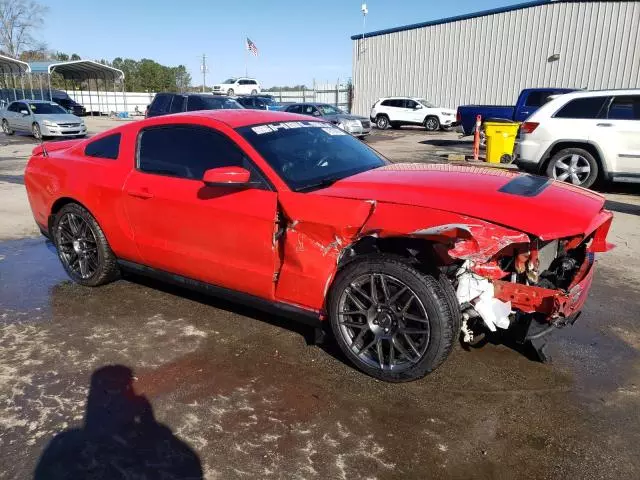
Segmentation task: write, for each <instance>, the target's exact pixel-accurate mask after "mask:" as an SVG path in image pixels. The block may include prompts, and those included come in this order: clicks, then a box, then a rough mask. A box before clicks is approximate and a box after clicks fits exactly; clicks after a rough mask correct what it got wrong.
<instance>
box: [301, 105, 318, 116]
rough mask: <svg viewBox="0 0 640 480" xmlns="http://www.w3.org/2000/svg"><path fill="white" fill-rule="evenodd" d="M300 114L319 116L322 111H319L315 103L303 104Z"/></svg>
mask: <svg viewBox="0 0 640 480" xmlns="http://www.w3.org/2000/svg"><path fill="white" fill-rule="evenodd" d="M302 114H303V115H309V116H311V117H321V116H322V113H320V110H318V107H316V106H315V105H304V106H303V107H302Z"/></svg>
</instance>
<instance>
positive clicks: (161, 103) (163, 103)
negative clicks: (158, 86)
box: [150, 95, 171, 112]
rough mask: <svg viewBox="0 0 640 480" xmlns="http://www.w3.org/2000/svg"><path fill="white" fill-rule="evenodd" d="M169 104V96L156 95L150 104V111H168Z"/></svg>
mask: <svg viewBox="0 0 640 480" xmlns="http://www.w3.org/2000/svg"><path fill="white" fill-rule="evenodd" d="M170 102H171V95H156V97H155V98H154V99H153V102H151V107H150V110H153V111H154V112H166V111H168V110H169V103H170Z"/></svg>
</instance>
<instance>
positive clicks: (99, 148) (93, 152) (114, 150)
mask: <svg viewBox="0 0 640 480" xmlns="http://www.w3.org/2000/svg"><path fill="white" fill-rule="evenodd" d="M120 137H121V135H120V134H119V133H114V134H113V135H109V136H107V137H102V138H100V139H98V140H94V141H93V142H91V143H89V144H88V145H87V146H86V147H85V149H84V154H85V155H86V156H87V157H97V158H108V159H111V160H117V158H118V154H119V153H120Z"/></svg>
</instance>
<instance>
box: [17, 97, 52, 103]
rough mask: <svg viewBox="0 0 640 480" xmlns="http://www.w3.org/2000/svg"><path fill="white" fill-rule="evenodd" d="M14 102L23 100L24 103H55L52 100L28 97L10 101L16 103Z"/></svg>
mask: <svg viewBox="0 0 640 480" xmlns="http://www.w3.org/2000/svg"><path fill="white" fill-rule="evenodd" d="M16 102H24V103H56V102H54V101H53V100H31V99H30V98H23V99H20V100H14V101H12V102H11V103H16Z"/></svg>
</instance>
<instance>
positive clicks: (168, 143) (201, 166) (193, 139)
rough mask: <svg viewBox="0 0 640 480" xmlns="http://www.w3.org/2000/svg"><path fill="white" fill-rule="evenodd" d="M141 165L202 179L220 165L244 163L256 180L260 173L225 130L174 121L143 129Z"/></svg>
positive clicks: (156, 171)
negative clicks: (170, 123) (219, 130)
mask: <svg viewBox="0 0 640 480" xmlns="http://www.w3.org/2000/svg"><path fill="white" fill-rule="evenodd" d="M137 165H138V168H139V169H140V170H141V171H143V172H146V173H154V174H158V175H170V176H173V177H180V178H187V179H191V180H202V177H203V176H204V172H205V171H207V170H209V169H210V168H217V167H243V168H246V169H248V170H249V171H250V172H251V177H252V180H254V181H260V176H259V175H260V174H259V173H258V172H257V169H256V168H255V167H254V166H253V165H252V164H251V162H250V161H249V160H248V159H247V158H246V157H245V155H244V154H243V153H242V151H241V150H240V148H239V147H238V146H237V145H235V144H234V143H233V142H232V141H231V140H230V139H228V138H227V137H225V136H224V135H223V134H221V133H218V132H216V131H215V130H212V129H210V128H206V127H195V126H191V125H171V126H162V127H152V128H148V129H145V130H142V132H140V136H139V138H138V159H137Z"/></svg>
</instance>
